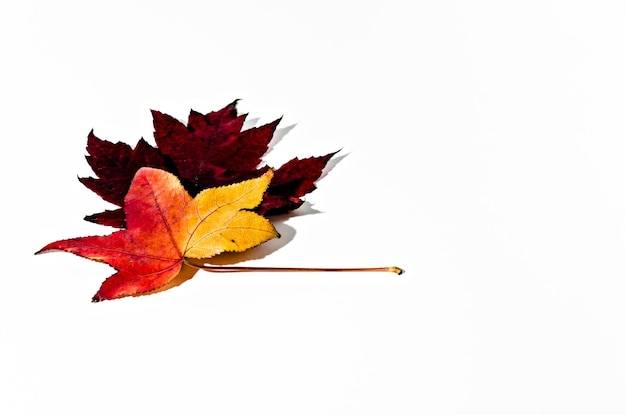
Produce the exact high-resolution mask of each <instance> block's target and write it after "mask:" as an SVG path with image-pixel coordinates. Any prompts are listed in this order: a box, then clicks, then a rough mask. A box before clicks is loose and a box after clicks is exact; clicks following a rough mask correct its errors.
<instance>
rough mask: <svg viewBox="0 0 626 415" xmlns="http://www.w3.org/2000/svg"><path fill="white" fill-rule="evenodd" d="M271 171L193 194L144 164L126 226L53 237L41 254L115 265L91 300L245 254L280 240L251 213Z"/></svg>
mask: <svg viewBox="0 0 626 415" xmlns="http://www.w3.org/2000/svg"><path fill="white" fill-rule="evenodd" d="M122 151H127V150H122ZM131 158H132V157H131ZM273 174H274V173H273V171H272V170H268V171H267V172H265V173H264V174H263V175H262V176H261V177H259V178H255V179H250V180H246V181H243V182H239V183H236V184H231V185H228V186H221V187H215V188H209V189H205V190H203V191H201V192H199V193H198V194H197V195H196V196H195V197H192V196H191V195H190V194H189V193H188V191H187V190H186V189H185V188H184V187H183V186H182V184H181V182H180V180H179V179H178V178H177V177H176V176H175V175H173V174H171V173H168V172H166V171H164V170H160V169H155V168H148V167H142V168H140V169H139V170H138V171H137V173H136V174H135V176H134V178H133V179H132V181H131V184H130V187H129V190H128V193H127V194H126V197H125V198H124V213H125V217H126V229H125V230H120V231H117V232H114V233H112V234H110V235H107V236H88V237H80V238H73V239H66V240H61V241H57V242H53V243H50V244H48V245H46V246H45V247H44V248H42V249H41V250H40V251H39V252H38V253H43V252H48V251H53V250H61V251H65V252H70V253H73V254H76V255H79V256H82V257H85V258H88V259H91V260H94V261H99V262H104V263H107V264H109V265H111V266H112V267H113V268H115V269H116V270H117V272H116V273H115V274H113V275H112V276H111V277H109V278H108V279H106V280H105V281H104V283H103V284H102V286H101V287H100V290H99V291H98V292H97V293H96V295H95V296H94V297H93V301H94V302H97V301H101V300H110V299H114V298H120V297H125V296H131V295H137V294H142V293H147V292H150V291H153V290H155V289H158V288H160V287H163V286H164V285H166V284H168V283H169V282H171V281H172V280H173V279H174V278H175V277H176V276H177V275H178V274H179V273H180V272H181V270H182V269H183V267H187V266H189V263H188V261H187V260H188V259H206V258H211V257H213V256H215V255H218V254H220V253H222V252H242V251H245V250H247V249H249V248H252V247H254V246H257V245H259V244H261V243H263V242H265V241H267V240H269V239H272V238H275V237H277V236H278V233H277V232H276V230H275V229H274V227H273V226H272V224H271V223H270V222H269V221H268V220H267V219H266V218H264V217H263V216H261V215H259V214H257V213H255V212H252V211H251V209H254V208H255V207H257V206H258V205H259V203H260V202H261V200H262V198H263V195H264V193H265V191H266V189H267V187H268V186H269V183H270V181H271V180H272V177H273Z"/></svg>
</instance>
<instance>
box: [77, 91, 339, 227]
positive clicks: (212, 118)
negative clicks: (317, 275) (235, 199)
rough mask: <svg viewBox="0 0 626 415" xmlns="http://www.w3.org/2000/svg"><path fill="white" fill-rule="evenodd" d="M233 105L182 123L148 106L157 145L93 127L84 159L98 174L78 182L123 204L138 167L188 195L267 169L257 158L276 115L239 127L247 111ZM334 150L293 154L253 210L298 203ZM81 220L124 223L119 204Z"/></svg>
mask: <svg viewBox="0 0 626 415" xmlns="http://www.w3.org/2000/svg"><path fill="white" fill-rule="evenodd" d="M236 104H237V101H234V102H232V103H230V104H228V105H227V106H226V107H224V108H222V109H221V110H218V111H214V112H209V113H208V114H206V115H203V114H201V113H199V112H196V111H193V110H192V111H191V112H190V114H189V118H188V121H187V125H185V124H183V123H182V122H180V121H178V120H177V119H176V118H174V117H172V116H170V115H167V114H164V113H161V112H159V111H152V116H153V121H154V138H155V142H156V144H157V147H156V148H155V147H152V146H151V145H149V144H148V143H147V142H145V141H144V140H141V141H140V142H139V143H138V144H137V146H136V147H135V149H131V148H130V146H128V145H126V144H122V143H116V144H112V143H109V142H106V141H103V140H100V139H98V138H97V137H95V135H93V132H92V133H91V134H90V136H89V139H88V145H87V151H88V152H89V156H88V157H87V161H88V162H89V165H90V166H91V167H92V169H93V171H94V173H95V174H96V176H97V177H98V178H80V181H81V182H82V183H83V184H84V185H85V186H87V187H88V188H89V189H91V190H93V191H94V192H95V193H97V194H98V195H100V196H101V197H102V198H103V199H104V200H106V201H108V202H111V203H113V204H114V205H116V206H119V207H123V205H124V195H125V194H126V192H127V191H128V188H129V187H130V182H131V180H132V178H133V176H134V174H135V173H136V172H137V170H138V169H139V168H140V167H156V168H159V169H163V170H166V171H169V172H171V173H173V174H174V175H176V176H178V177H179V179H180V180H181V183H182V185H183V186H184V187H185V189H187V191H188V192H189V193H190V194H191V195H192V196H195V195H196V194H198V193H199V192H201V191H202V190H204V189H207V188H210V187H215V186H223V185H226V184H231V183H235V182H239V181H243V180H248V179H252V178H255V177H259V176H260V175H262V174H263V173H265V172H266V171H267V170H268V169H269V167H268V166H263V165H262V157H263V155H264V154H265V153H267V151H268V145H269V142H270V141H271V139H272V136H273V134H274V132H275V130H276V128H277V126H278V124H279V122H280V119H277V120H275V121H273V122H271V123H268V124H265V125H262V126H259V127H254V128H249V129H247V130H243V131H242V128H243V123H244V121H245V118H246V115H238V114H237V109H236ZM334 154H335V153H331V154H327V155H325V156H322V157H311V158H308V159H303V160H300V159H297V158H296V159H293V160H291V161H290V162H288V163H286V164H285V165H283V166H282V167H280V168H278V169H276V176H275V179H274V180H273V181H272V183H270V185H269V187H268V190H267V194H266V197H265V198H264V199H263V201H262V203H261V205H260V206H259V207H258V209H257V210H258V212H260V213H262V214H264V215H271V214H278V213H285V212H288V211H290V210H293V209H296V208H297V207H299V206H300V205H302V203H303V200H302V197H303V196H304V195H306V194H307V193H310V192H311V191H313V190H314V189H315V185H314V182H315V181H316V180H317V179H318V178H319V177H320V175H321V173H322V169H323V168H324V166H325V165H326V163H327V162H328V160H330V158H331V157H332V156H333V155H334ZM85 219H86V220H89V221H92V222H96V223H99V224H103V225H111V226H115V227H124V226H125V221H124V211H123V210H122V209H118V210H109V211H104V212H101V213H96V214H93V215H89V216H86V217H85Z"/></svg>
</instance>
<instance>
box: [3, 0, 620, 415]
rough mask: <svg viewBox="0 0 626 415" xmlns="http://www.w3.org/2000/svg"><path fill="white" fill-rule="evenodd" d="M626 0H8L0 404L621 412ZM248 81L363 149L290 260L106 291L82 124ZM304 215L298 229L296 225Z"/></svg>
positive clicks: (298, 136)
mask: <svg viewBox="0 0 626 415" xmlns="http://www.w3.org/2000/svg"><path fill="white" fill-rule="evenodd" d="M625 17H626V6H625V5H624V3H623V2H619V1H614V2H610V1H593V2H592V1H587V2H584V1H545V0H543V1H525V2H497V1H493V2H489V1H474V2H463V1H458V2H455V1H439V2H412V1H411V2H410V1H404V2H403V1H395V0H388V1H384V2H361V3H357V2H348V1H332V2H331V1H328V2H327V1H321V2H320V1H318V2H308V3H304V2H300V3H299V2H286V1H284V2H279V1H271V2H225V1H223V2H213V1H196V2H193V1H178V2H154V1H151V2H147V1H146V2H136V1H124V2H117V1H109V2H99V3H96V2H68V1H57V2H44V1H22V2H19V5H18V2H5V3H3V5H2V6H0V39H1V40H0V42H1V43H2V60H3V64H2V65H1V66H0V74H1V77H0V89H1V91H2V93H1V96H0V114H2V115H1V117H2V130H1V131H2V143H3V147H2V148H3V152H2V154H3V162H2V163H1V164H0V166H1V167H0V168H1V169H2V172H1V174H2V187H3V200H4V201H3V203H2V208H1V209H2V212H1V213H2V218H3V222H4V231H3V237H2V252H3V254H2V258H3V262H4V272H3V273H2V290H0V396H1V398H0V413H6V414H87V413H89V414H111V413H115V414H138V413H180V414H196V413H197V414H200V413H202V414H204V413H215V414H259V413H271V414H417V413H424V414H469V413H471V414H591V413H594V414H623V413H625V412H626V397H625V395H624V390H626V329H625V320H626V302H625V300H624V298H625V294H626V261H625V260H624V258H625V255H624V254H625V253H626V163H625V162H624V160H625V158H626V122H625V121H624V120H625V115H626V99H625V98H624V97H626V77H625V76H624V74H625V73H626V55H625V52H624V51H625V50H626V48H625V46H626V44H625V43H626V26H625V25H624V18H625ZM235 98H241V99H242V101H241V106H240V108H241V110H242V111H244V112H249V113H250V116H251V117H252V118H259V119H260V121H259V122H264V121H270V120H272V119H274V118H276V117H279V116H281V115H284V119H283V123H282V124H281V126H283V127H286V126H289V125H292V124H297V125H296V127H295V128H294V129H293V130H292V131H291V132H289V134H287V135H286V136H285V138H284V139H283V140H282V141H281V142H280V143H279V145H277V147H276V148H275V150H274V152H273V153H272V155H271V159H272V160H274V161H280V162H282V161H285V160H287V159H288V158H291V157H293V156H303V157H305V156H309V155H319V154H324V153H326V152H329V151H334V150H336V149H338V148H343V151H342V153H341V154H348V155H347V157H345V158H344V159H343V160H341V162H340V163H338V164H337V166H336V167H335V168H334V169H333V170H332V171H331V172H330V173H329V174H328V175H327V176H326V177H325V178H324V179H323V180H322V181H321V182H320V183H319V188H318V190H316V191H315V192H314V193H312V194H311V195H310V197H309V198H308V201H309V202H310V203H311V204H312V205H313V207H314V208H315V209H316V210H318V211H320V213H319V214H309V215H303V216H299V217H295V218H292V219H290V220H289V221H288V222H286V224H285V225H286V226H288V227H289V228H285V230H286V231H287V232H291V233H292V234H293V232H295V234H293V235H292V236H293V239H292V240H291V241H290V242H289V243H288V244H286V245H285V246H284V247H283V248H281V249H279V250H277V251H276V252H273V253H272V254H271V255H268V256H266V257H265V258H263V259H260V260H258V261H256V262H257V263H258V264H263V265H274V266H290V265H297V266H340V265H345V266H369V265H398V266H402V267H404V268H405V269H406V271H407V273H406V275H403V276H400V277H396V276H393V275H390V274H389V275H386V274H369V275H367V274H353V275H333V274H327V275H323V274H303V275H298V274H281V275H278V274H277V275H272V274H249V275H241V274H240V275H228V274H223V275H214V274H206V273H200V274H198V275H196V277H195V278H194V279H192V280H191V281H189V282H187V283H185V284H183V285H182V286H180V287H178V288H176V289H172V290H170V291H167V292H165V293H161V294H158V295H154V296H148V297H143V298H131V299H124V300H118V301H109V302H103V303H100V304H91V303H90V302H89V300H90V298H91V296H92V295H93V294H94V293H95V291H96V290H97V288H98V287H99V285H100V283H101V281H102V280H104V278H106V277H107V276H108V275H110V273H111V270H110V268H109V267H107V266H106V265H103V264H97V263H93V262H90V261H87V260H84V259H82V258H78V257H75V256H72V255H69V254H64V253H55V254H48V255H44V256H40V257H35V256H33V253H34V252H35V251H36V250H38V249H39V248H41V247H42V246H43V245H45V244H46V243H48V242H51V241H54V240H57V239H62V238H66V237H73V236H83V235H89V234H95V233H103V234H104V233H107V232H108V229H106V228H103V227H99V226H96V225H93V224H89V223H86V222H84V221H82V219H81V218H82V217H83V215H85V214H89V213H93V212H97V211H99V210H100V209H103V208H106V207H107V206H106V205H105V203H104V202H102V201H101V200H100V199H99V198H98V197H97V196H95V195H94V194H92V193H91V192H90V191H88V190H87V189H85V188H84V187H83V186H82V185H81V184H80V183H79V182H78V181H77V180H76V176H87V175H90V170H89V167H88V166H87V163H86V162H85V160H84V158H83V156H84V155H85V149H84V147H85V144H86V137H87V133H88V132H89V130H90V129H91V128H94V129H95V132H96V134H97V135H99V136H100V137H102V138H105V139H108V140H111V141H125V142H128V143H130V144H132V145H134V144H135V143H136V141H137V140H138V139H139V137H141V136H143V137H145V138H146V139H148V140H150V141H152V124H151V118H150V112H149V109H157V110H160V111H163V112H166V113H169V114H171V115H173V116H176V117H178V118H181V119H185V118H186V116H187V114H188V112H189V109H191V108H193V109H195V110H198V111H202V112H208V111H211V110H215V109H218V108H220V107H221V106H223V105H225V104H227V103H228V102H230V101H231V100H233V99H235ZM289 229H291V231H289Z"/></svg>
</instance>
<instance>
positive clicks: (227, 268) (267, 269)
mask: <svg viewBox="0 0 626 415" xmlns="http://www.w3.org/2000/svg"><path fill="white" fill-rule="evenodd" d="M187 263H188V264H189V265H191V266H192V267H195V268H198V269H201V270H204V271H209V272H393V273H394V274H397V275H400V274H402V273H404V270H403V269H402V268H399V267H371V268H299V267H295V268H294V267H239V266H220V265H215V266H212V265H199V264H193V263H189V262H187Z"/></svg>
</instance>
